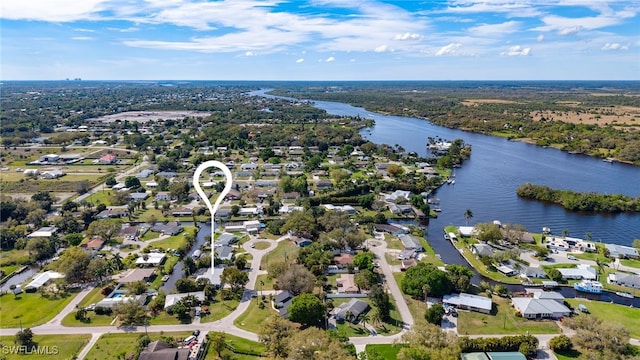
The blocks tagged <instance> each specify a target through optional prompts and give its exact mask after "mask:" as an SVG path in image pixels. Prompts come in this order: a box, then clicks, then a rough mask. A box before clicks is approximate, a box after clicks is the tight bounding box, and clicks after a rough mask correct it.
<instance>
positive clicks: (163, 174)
mask: <svg viewBox="0 0 640 360" xmlns="http://www.w3.org/2000/svg"><path fill="white" fill-rule="evenodd" d="M156 175H158V177H163V178H175V177H178V173H177V172H175V171H160V172H159V173H157V174H156Z"/></svg>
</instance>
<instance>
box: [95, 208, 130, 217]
mask: <svg viewBox="0 0 640 360" xmlns="http://www.w3.org/2000/svg"><path fill="white" fill-rule="evenodd" d="M127 215H129V212H128V211H127V210H124V209H106V210H102V211H101V212H100V213H99V214H98V215H96V218H97V219H110V218H121V217H124V216H127Z"/></svg>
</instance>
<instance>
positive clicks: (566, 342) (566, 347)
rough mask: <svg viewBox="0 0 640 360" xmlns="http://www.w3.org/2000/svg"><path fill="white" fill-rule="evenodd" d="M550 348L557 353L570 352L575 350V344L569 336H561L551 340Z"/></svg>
mask: <svg viewBox="0 0 640 360" xmlns="http://www.w3.org/2000/svg"><path fill="white" fill-rule="evenodd" d="M549 348H551V350H553V351H555V352H568V351H571V349H573V344H572V343H571V339H570V338H569V337H568V336H567V335H559V336H556V337H553V338H551V340H549Z"/></svg>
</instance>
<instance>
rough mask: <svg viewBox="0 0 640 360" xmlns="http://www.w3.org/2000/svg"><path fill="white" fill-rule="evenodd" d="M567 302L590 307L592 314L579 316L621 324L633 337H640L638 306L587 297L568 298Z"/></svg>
mask: <svg viewBox="0 0 640 360" xmlns="http://www.w3.org/2000/svg"><path fill="white" fill-rule="evenodd" d="M566 302H567V303H569V304H570V305H571V307H574V308H575V307H578V305H579V304H584V305H585V306H586V307H587V309H589V313H590V314H586V315H585V314H583V315H579V316H593V317H597V318H599V319H600V320H602V321H604V322H608V323H614V324H620V325H622V326H624V327H625V328H626V329H627V330H628V331H629V335H631V337H632V338H635V339H640V310H638V309H637V308H633V307H628V306H622V305H617V304H610V303H605V302H600V301H590V300H587V299H566Z"/></svg>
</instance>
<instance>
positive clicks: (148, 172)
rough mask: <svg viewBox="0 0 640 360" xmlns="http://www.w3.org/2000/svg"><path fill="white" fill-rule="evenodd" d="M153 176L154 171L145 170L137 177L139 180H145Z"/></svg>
mask: <svg viewBox="0 0 640 360" xmlns="http://www.w3.org/2000/svg"><path fill="white" fill-rule="evenodd" d="M151 175H153V170H152V169H144V170H141V171H140V172H139V173H137V174H136V175H135V177H137V178H138V179H145V178H148V177H149V176H151Z"/></svg>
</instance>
